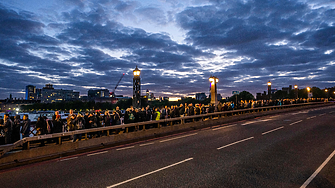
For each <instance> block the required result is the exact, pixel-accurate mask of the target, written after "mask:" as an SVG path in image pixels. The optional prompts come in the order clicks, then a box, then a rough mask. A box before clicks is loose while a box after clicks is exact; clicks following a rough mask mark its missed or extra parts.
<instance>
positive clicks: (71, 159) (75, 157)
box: [60, 157, 78, 161]
mask: <svg viewBox="0 0 335 188" xmlns="http://www.w3.org/2000/svg"><path fill="white" fill-rule="evenodd" d="M77 158H78V157H72V158H67V159H62V160H60V161H68V160H72V159H77Z"/></svg>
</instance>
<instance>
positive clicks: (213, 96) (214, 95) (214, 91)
mask: <svg viewBox="0 0 335 188" xmlns="http://www.w3.org/2000/svg"><path fill="white" fill-rule="evenodd" d="M209 81H210V90H211V104H214V105H216V104H217V87H216V85H217V83H218V82H219V79H218V78H217V77H215V76H211V77H209Z"/></svg>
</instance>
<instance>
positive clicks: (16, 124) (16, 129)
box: [12, 115, 21, 143]
mask: <svg viewBox="0 0 335 188" xmlns="http://www.w3.org/2000/svg"><path fill="white" fill-rule="evenodd" d="M20 126H21V119H20V115H16V116H15V117H14V121H13V130H12V142H13V143H14V142H16V141H18V140H20Z"/></svg>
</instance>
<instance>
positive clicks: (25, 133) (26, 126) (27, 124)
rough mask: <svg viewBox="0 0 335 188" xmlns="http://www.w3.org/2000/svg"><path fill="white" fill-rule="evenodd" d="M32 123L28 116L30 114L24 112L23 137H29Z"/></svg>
mask: <svg viewBox="0 0 335 188" xmlns="http://www.w3.org/2000/svg"><path fill="white" fill-rule="evenodd" d="M30 125H31V121H30V119H29V118H28V114H24V116H23V121H22V129H21V134H22V138H26V137H29V135H30Z"/></svg>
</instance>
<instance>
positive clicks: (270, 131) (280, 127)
mask: <svg viewBox="0 0 335 188" xmlns="http://www.w3.org/2000/svg"><path fill="white" fill-rule="evenodd" d="M283 128H284V126H282V127H278V128H276V129H272V130H270V131H267V132H264V133H262V135H266V134H269V133H271V132H274V131H277V130H280V129H283Z"/></svg>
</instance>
